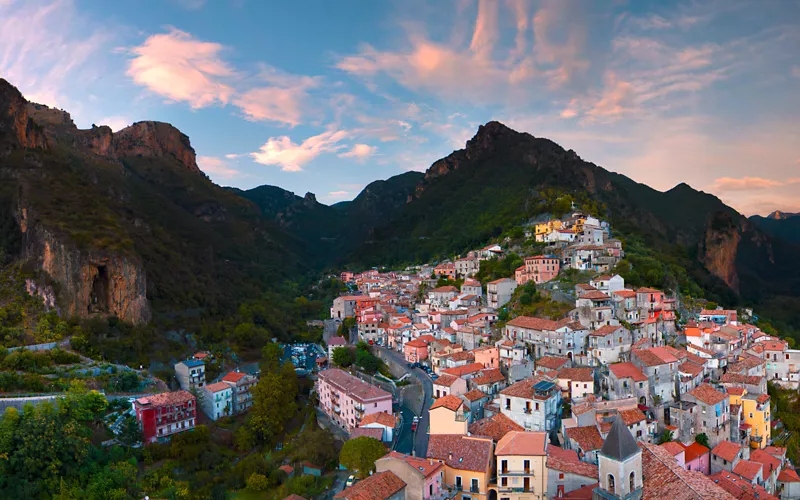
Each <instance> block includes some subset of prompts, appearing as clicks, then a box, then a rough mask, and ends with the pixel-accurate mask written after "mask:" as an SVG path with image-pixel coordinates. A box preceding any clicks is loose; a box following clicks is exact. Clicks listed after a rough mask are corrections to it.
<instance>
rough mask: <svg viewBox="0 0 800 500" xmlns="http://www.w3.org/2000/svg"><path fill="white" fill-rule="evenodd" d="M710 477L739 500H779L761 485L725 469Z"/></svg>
mask: <svg viewBox="0 0 800 500" xmlns="http://www.w3.org/2000/svg"><path fill="white" fill-rule="evenodd" d="M708 477H709V479H711V480H712V481H714V483H715V484H716V485H717V486H719V487H720V488H722V489H724V490H725V491H727V492H728V493H730V494H731V495H733V497H734V498H738V499H739V500H778V497H776V496H773V495H770V494H769V493H767V490H765V489H764V488H762V487H761V486H759V485H757V484H753V483H750V482H748V481H746V480H744V479H743V478H742V477H741V476H738V475H736V474H732V473H730V472H727V471H724V470H723V471H720V472H717V473H716V474H714V475H712V476H708Z"/></svg>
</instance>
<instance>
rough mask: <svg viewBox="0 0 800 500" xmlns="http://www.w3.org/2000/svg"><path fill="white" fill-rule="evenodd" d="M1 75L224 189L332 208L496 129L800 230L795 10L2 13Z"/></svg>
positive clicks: (20, 9) (183, 7)
mask: <svg viewBox="0 0 800 500" xmlns="http://www.w3.org/2000/svg"><path fill="white" fill-rule="evenodd" d="M0 77H2V78H5V79H7V80H9V81H10V82H11V83H13V84H14V85H16V86H17V87H18V88H19V89H20V91H21V92H22V93H23V94H24V95H25V96H26V97H27V98H28V99H29V100H31V101H34V102H39V103H42V104H47V105H49V106H53V107H58V108H61V109H65V110H67V111H69V112H70V113H71V116H72V118H73V120H74V121H75V123H76V124H77V125H78V126H79V127H80V128H88V127H90V126H91V125H92V124H98V125H100V124H105V125H109V126H111V128H112V129H114V130H119V129H121V128H123V127H125V126H126V125H129V124H131V123H133V122H136V121H141V120H158V121H165V122H169V123H172V124H173V125H175V126H176V127H178V128H179V129H180V130H181V131H182V132H184V133H185V134H187V135H188V136H189V137H190V138H191V142H192V145H193V147H194V148H195V150H196V152H197V155H198V164H199V166H200V168H201V169H202V170H203V171H205V172H206V173H207V174H208V175H209V177H210V178H211V179H212V180H214V181H215V182H217V183H219V184H221V185H230V186H237V187H241V188H245V189H246V188H251V187H255V186H258V185H262V184H271V185H277V186H281V187H283V188H285V189H288V190H291V191H294V192H295V193H297V194H299V195H301V196H302V195H303V194H305V193H306V192H309V191H310V192H313V193H315V194H316V195H317V199H318V200H320V201H321V202H323V203H335V202H337V201H342V200H348V199H352V198H354V197H355V196H356V195H357V194H358V192H359V191H360V190H361V189H362V188H363V187H364V186H366V185H367V184H368V183H370V182H372V181H374V180H377V179H385V178H388V177H390V176H392V175H396V174H399V173H402V172H405V171H408V170H419V171H424V170H425V169H427V168H428V167H429V166H430V164H431V163H433V162H434V161H436V160H437V159H439V158H442V157H444V156H446V155H447V154H449V153H450V152H452V151H453V150H455V149H460V148H463V147H464V144H465V142H466V141H467V140H468V139H469V138H470V137H472V136H473V135H474V134H475V132H476V131H477V128H478V126H479V125H481V124H483V123H486V122H487V121H490V120H499V121H501V122H503V123H505V124H506V125H508V126H510V127H512V128H514V129H516V130H519V131H523V132H528V133H530V134H532V135H534V136H536V137H547V138H549V139H552V140H554V141H556V142H558V143H559V144H561V145H562V146H563V147H564V148H566V149H573V150H575V151H576V152H577V153H578V154H579V155H580V156H581V157H582V158H583V159H585V160H587V161H591V162H593V163H595V164H597V165H600V166H602V167H604V168H606V169H608V170H611V171H615V172H619V173H622V174H625V175H627V176H629V177H631V178H633V179H634V180H636V181H638V182H643V183H646V184H648V185H650V186H652V187H654V188H656V189H659V190H667V189H670V188H672V187H673V186H675V185H676V184H679V183H681V182H686V183H688V184H689V185H691V186H692V187H694V188H696V189H700V190H703V191H706V192H710V193H713V194H715V195H717V196H719V197H720V198H721V199H722V200H723V201H725V202H726V203H728V204H729V205H731V206H733V207H735V208H736V209H738V210H739V211H741V212H742V213H744V214H746V215H751V214H754V213H759V214H763V215H766V214H767V213H769V212H771V211H773V210H783V211H790V212H791V211H796V212H800V0H759V1H757V2H753V1H749V0H747V1H742V0H708V1H690V2H681V1H677V2H675V1H666V0H663V1H647V0H636V1H633V0H630V1H624V0H613V1H612V0H610V1H605V2H604V1H597V2H594V1H588V0H577V1H573V0H553V1H550V0H541V1H538V0H530V1H528V0H509V1H502V0H495V1H492V0H457V1H447V0H441V1H438V0H437V1H430V2H423V1H419V0H401V1H393V0H337V1H330V0H295V1H290V2H281V1H278V2H272V1H269V2H267V1H256V0H160V1H149V0H141V1H137V2H107V1H94V0H83V1H78V0H74V1H70V0H54V1H53V0H51V1H48V0H44V1H38V0H0Z"/></svg>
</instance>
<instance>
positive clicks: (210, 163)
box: [197, 156, 239, 179]
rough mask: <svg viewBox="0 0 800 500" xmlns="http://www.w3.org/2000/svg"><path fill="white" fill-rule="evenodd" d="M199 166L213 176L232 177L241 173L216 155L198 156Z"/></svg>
mask: <svg viewBox="0 0 800 500" xmlns="http://www.w3.org/2000/svg"><path fill="white" fill-rule="evenodd" d="M197 166H198V167H200V170H202V171H203V172H205V173H206V174H208V175H209V176H210V177H213V178H220V179H232V178H234V177H237V176H238V175H239V171H238V170H236V169H233V168H231V167H230V166H228V163H227V162H226V161H225V160H222V159H220V158H216V157H214V156H198V157H197Z"/></svg>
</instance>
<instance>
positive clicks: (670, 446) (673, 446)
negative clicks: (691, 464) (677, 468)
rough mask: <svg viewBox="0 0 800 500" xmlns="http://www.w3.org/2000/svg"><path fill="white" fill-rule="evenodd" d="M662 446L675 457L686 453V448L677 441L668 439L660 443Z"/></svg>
mask: <svg viewBox="0 0 800 500" xmlns="http://www.w3.org/2000/svg"><path fill="white" fill-rule="evenodd" d="M659 446H660V447H662V448H664V449H665V450H667V451H668V452H669V454H670V455H672V456H673V457H675V456H678V455H680V454H681V453H686V450H685V449H684V448H683V446H681V444H680V443H677V442H675V441H667V442H666V443H662V444H660V445H659Z"/></svg>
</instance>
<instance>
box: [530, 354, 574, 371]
mask: <svg viewBox="0 0 800 500" xmlns="http://www.w3.org/2000/svg"><path fill="white" fill-rule="evenodd" d="M568 362H569V359H567V358H559V357H556V356H543V357H541V358H539V359H537V360H536V368H539V367H543V368H548V369H550V370H558V369H560V368H561V367H562V366H564V365H565V364H567V363H568Z"/></svg>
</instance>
